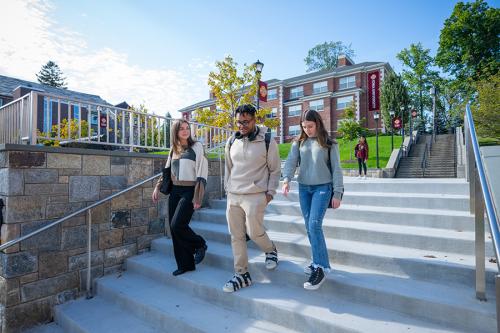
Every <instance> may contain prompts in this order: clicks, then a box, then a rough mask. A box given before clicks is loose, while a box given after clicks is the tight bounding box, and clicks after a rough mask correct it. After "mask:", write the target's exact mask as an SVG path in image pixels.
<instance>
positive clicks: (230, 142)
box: [229, 132, 271, 152]
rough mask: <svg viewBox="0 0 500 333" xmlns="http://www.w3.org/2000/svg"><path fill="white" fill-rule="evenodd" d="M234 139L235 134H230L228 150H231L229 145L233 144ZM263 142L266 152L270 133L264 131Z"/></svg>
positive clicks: (269, 141)
mask: <svg viewBox="0 0 500 333" xmlns="http://www.w3.org/2000/svg"><path fill="white" fill-rule="evenodd" d="M234 140H236V135H235V134H233V135H231V139H229V150H231V146H232V145H233V143H234ZM264 142H265V143H266V152H268V151H269V144H270V143H271V133H269V132H266V134H265V135H264Z"/></svg>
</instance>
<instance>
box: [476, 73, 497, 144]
mask: <svg viewBox="0 0 500 333" xmlns="http://www.w3.org/2000/svg"><path fill="white" fill-rule="evenodd" d="M476 89H477V91H478V103H475V104H474V105H473V107H472V113H473V115H474V125H475V126H476V129H477V133H478V135H479V136H481V137H489V138H496V139H499V140H500V95H499V94H498V91H499V89H500V76H498V75H494V76H492V77H490V78H485V79H484V80H481V81H479V82H478V83H477V88H476Z"/></svg>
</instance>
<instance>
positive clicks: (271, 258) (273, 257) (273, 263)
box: [266, 246, 278, 270]
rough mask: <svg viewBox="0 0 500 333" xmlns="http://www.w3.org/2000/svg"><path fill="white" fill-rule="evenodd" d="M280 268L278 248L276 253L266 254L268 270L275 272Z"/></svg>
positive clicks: (275, 250)
mask: <svg viewBox="0 0 500 333" xmlns="http://www.w3.org/2000/svg"><path fill="white" fill-rule="evenodd" d="M277 266H278V250H277V249H276V246H275V247H274V251H271V252H266V268H267V269H268V270H273V269H275V268H276V267H277Z"/></svg>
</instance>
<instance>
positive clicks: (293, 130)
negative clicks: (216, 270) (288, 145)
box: [288, 125, 300, 136]
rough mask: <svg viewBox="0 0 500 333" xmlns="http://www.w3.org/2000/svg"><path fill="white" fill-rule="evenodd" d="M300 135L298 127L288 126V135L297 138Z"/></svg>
mask: <svg viewBox="0 0 500 333" xmlns="http://www.w3.org/2000/svg"><path fill="white" fill-rule="evenodd" d="M299 134H300V125H292V126H288V135H290V136H297V135H299Z"/></svg>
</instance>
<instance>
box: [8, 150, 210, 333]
mask: <svg viewBox="0 0 500 333" xmlns="http://www.w3.org/2000/svg"><path fill="white" fill-rule="evenodd" d="M164 163H165V157H164V156H156V155H150V154H138V153H128V152H117V151H101V150H86V149H74V148H52V147H31V146H24V145H6V146H0V199H1V200H3V203H4V204H5V207H4V208H3V211H2V214H3V215H2V216H3V224H2V226H1V229H0V232H1V234H0V238H1V243H2V244H3V243H5V242H7V241H9V240H13V239H16V238H18V237H20V236H23V235H26V234H28V233H30V232H32V231H34V230H37V229H39V228H40V227H42V226H44V225H46V224H48V223H50V222H53V221H55V220H57V219H59V218H61V217H64V216H66V215H68V214H69V213H71V212H74V211H77V210H79V209H81V208H84V207H86V206H88V205H90V204H91V203H93V202H95V201H97V200H99V199H103V198H105V197H107V196H109V195H110V194H112V193H115V192H117V191H119V190H122V189H125V188H126V187H128V186H130V185H132V184H135V183H137V182H139V181H141V180H143V179H145V178H148V177H150V176H152V175H154V174H157V173H160V172H161V169H162V167H163V165H164ZM209 165H210V166H209V167H210V176H209V180H208V186H207V189H208V190H207V195H206V199H208V198H215V197H218V196H220V178H219V177H218V174H219V163H218V161H210V162H209ZM153 186H154V182H148V183H147V184H145V185H143V186H142V187H140V188H137V189H134V190H131V191H130V192H127V193H126V194H124V195H121V196H119V197H118V198H115V199H113V200H112V201H110V202H107V203H104V204H102V205H100V206H98V207H96V208H94V209H93V210H92V224H93V226H92V238H91V242H92V271H91V273H92V277H93V278H96V277H100V276H102V275H105V274H109V273H113V272H117V271H120V270H121V269H122V264H123V262H124V260H125V259H126V258H128V257H130V256H132V255H135V254H138V253H141V252H143V251H147V250H148V249H149V247H150V243H151V240H152V239H154V238H157V237H160V236H162V235H163V234H164V230H165V223H166V218H167V212H168V204H167V200H166V199H167V198H166V197H165V196H163V195H161V200H160V202H159V203H158V204H153V202H152V201H151V193H152V190H153ZM86 223H87V214H85V213H83V214H80V215H79V216H76V217H73V218H71V219H70V220H68V221H66V222H63V223H62V224H60V225H58V226H55V227H53V228H51V229H49V230H46V231H45V232H43V233H41V234H39V235H37V236H35V237H33V238H31V239H28V240H25V241H23V242H21V243H20V244H18V245H15V246H13V247H11V248H9V249H7V250H5V253H0V316H1V317H0V319H1V323H2V324H1V327H0V333H10V332H18V331H20V330H22V329H24V328H26V327H30V326H33V325H34V324H37V323H43V322H47V321H50V320H51V318H52V309H53V306H54V305H57V304H60V303H63V302H65V301H67V300H70V299H74V298H76V297H79V296H80V295H82V294H83V293H84V291H85V283H86V272H87V261H86V258H87V257H86V256H87V254H86V246H87V224H86Z"/></svg>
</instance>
